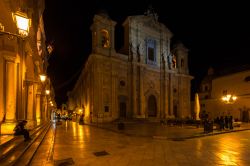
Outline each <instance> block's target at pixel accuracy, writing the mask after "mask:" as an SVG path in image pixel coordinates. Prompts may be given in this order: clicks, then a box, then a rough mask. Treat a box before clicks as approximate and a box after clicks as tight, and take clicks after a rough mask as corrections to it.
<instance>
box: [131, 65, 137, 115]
mask: <svg viewBox="0 0 250 166" xmlns="http://www.w3.org/2000/svg"><path fill="white" fill-rule="evenodd" d="M132 67H133V72H132V105H133V117H134V118H136V117H137V105H136V104H137V102H136V98H137V93H136V66H135V64H133V66H132Z"/></svg>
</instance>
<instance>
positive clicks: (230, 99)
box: [221, 94, 237, 104]
mask: <svg viewBox="0 0 250 166" xmlns="http://www.w3.org/2000/svg"><path fill="white" fill-rule="evenodd" d="M221 100H222V101H223V102H224V103H225V104H233V103H235V101H236V100H237V96H235V95H231V94H227V95H224V96H222V97H221Z"/></svg>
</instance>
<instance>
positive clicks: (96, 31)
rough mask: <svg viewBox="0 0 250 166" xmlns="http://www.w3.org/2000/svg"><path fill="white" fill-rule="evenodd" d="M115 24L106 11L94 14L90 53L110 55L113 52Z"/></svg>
mask: <svg viewBox="0 0 250 166" xmlns="http://www.w3.org/2000/svg"><path fill="white" fill-rule="evenodd" d="M115 25H116V22H115V21H113V20H111V19H110V17H109V16H108V14H107V13H106V12H101V13H99V14H96V15H95V16H94V19H93V24H92V26H91V28H90V29H91V31H92V53H98V54H102V55H106V56H111V55H113V53H114V52H115V45H114V43H115V40H114V39H115Z"/></svg>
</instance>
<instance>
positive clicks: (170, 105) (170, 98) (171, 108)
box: [168, 73, 174, 117]
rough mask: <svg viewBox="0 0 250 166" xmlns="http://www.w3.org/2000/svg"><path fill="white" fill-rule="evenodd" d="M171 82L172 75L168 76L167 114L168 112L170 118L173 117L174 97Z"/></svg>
mask: <svg viewBox="0 0 250 166" xmlns="http://www.w3.org/2000/svg"><path fill="white" fill-rule="evenodd" d="M172 80H173V76H172V74H171V73H170V74H169V89H168V90H169V110H170V111H169V112H170V116H171V117H173V116H174V112H173V102H174V101H173V100H174V99H173V98H174V96H173V85H172V82H173V81H172Z"/></svg>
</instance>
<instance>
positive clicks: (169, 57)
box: [167, 53, 173, 69]
mask: <svg viewBox="0 0 250 166" xmlns="http://www.w3.org/2000/svg"><path fill="white" fill-rule="evenodd" d="M167 59H168V68H169V69H171V68H172V61H173V60H172V59H173V57H172V55H171V53H170V54H168V56H167Z"/></svg>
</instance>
